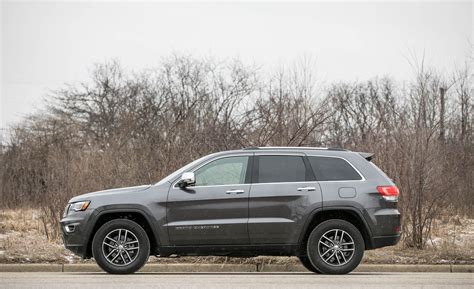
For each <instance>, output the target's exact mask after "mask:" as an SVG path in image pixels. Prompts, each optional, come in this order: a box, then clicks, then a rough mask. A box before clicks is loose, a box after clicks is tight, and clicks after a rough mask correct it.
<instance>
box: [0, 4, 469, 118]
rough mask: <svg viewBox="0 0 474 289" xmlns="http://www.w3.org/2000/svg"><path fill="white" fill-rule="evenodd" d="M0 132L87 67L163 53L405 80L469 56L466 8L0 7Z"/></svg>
mask: <svg viewBox="0 0 474 289" xmlns="http://www.w3.org/2000/svg"><path fill="white" fill-rule="evenodd" d="M0 1H2V0H0ZM0 9H1V42H0V43H1V45H0V47H1V59H0V61H1V74H2V75H1V97H0V107H1V109H0V114H1V121H2V122H1V123H0V127H5V126H6V125H7V124H8V123H12V122H15V121H18V120H20V119H21V117H22V116H24V115H25V114H28V113H31V112H32V111H34V109H35V108H37V107H41V105H42V96H44V95H45V94H46V93H47V92H48V91H49V90H51V89H57V88H60V87H61V86H62V85H63V84H64V83H75V82H78V81H84V80H87V79H88V72H89V71H90V69H91V67H92V64H93V63H97V62H103V61H106V60H110V59H117V60H119V61H121V62H122V64H124V66H125V67H127V68H132V69H141V68H146V67H151V66H154V65H156V64H157V63H158V62H159V60H160V58H161V57H164V56H168V55H170V54H171V53H173V52H182V53H191V54H193V55H195V56H209V55H212V56H214V57H217V58H235V57H240V58H241V59H242V60H243V61H244V62H246V63H249V64H253V63H256V64H259V65H260V64H261V65H267V66H271V67H273V66H278V65H280V64H282V63H288V62H291V61H293V60H295V59H296V58H297V57H301V56H308V55H309V56H310V57H311V58H313V59H314V60H315V61H316V66H317V67H316V69H317V71H318V74H319V76H320V77H321V78H322V79H323V80H325V81H335V80H350V81H352V80H365V79H368V78H371V77H374V76H377V75H378V76H384V75H390V76H393V77H395V78H396V79H399V80H404V79H407V78H408V77H409V76H410V75H412V73H413V71H412V68H411V67H410V65H409V63H408V61H407V57H408V58H412V57H413V55H414V54H416V55H417V56H418V57H419V58H421V56H422V55H423V51H425V55H426V57H425V59H426V62H427V63H428V64H429V65H431V66H433V67H434V68H436V69H437V70H439V71H450V70H452V69H453V68H454V66H455V65H462V64H463V63H464V61H465V60H466V59H467V57H468V56H470V55H471V54H470V53H472V48H471V47H472V40H473V26H472V25H473V23H472V15H473V5H472V2H471V1H466V2H433V3H431V2H425V1H423V2H401V3H380V2H376V3H374V2H370V3H368V2H360V3H359V2H354V1H350V2H327V3H325V2H322V3H321V2H318V3H268V2H266V3H258V4H254V3H220V4H210V3H156V2H153V3H131V2H111V1H109V2H105V3H93V2H79V3H74V2H67V3H64V2H62V3H54V2H40V1H34V2H8V1H3V2H2V5H1V8H0Z"/></svg>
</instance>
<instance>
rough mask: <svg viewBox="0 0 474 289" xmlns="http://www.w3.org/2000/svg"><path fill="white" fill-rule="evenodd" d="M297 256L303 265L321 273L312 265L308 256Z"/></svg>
mask: <svg viewBox="0 0 474 289" xmlns="http://www.w3.org/2000/svg"><path fill="white" fill-rule="evenodd" d="M298 258H299V259H300V261H301V264H303V266H304V267H305V268H306V269H308V270H309V271H311V272H314V273H321V272H319V271H318V270H317V269H316V267H314V266H313V264H311V260H309V258H308V256H306V255H301V256H298Z"/></svg>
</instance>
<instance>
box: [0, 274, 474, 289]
mask: <svg viewBox="0 0 474 289" xmlns="http://www.w3.org/2000/svg"><path fill="white" fill-rule="evenodd" d="M0 288H9V289H14V288H51V289H54V288H61V289H63V288H81V289H84V288H87V289H91V288H101V289H107V288H114V289H118V288H127V289H141V288H166V289H172V288H196V289H213V288H216V289H217V288H219V289H225V288H258V289H267V288H282V289H283V288H284V289H291V288H298V289H300V288H338V289H340V288H364V289H367V288H377V289H380V288H403V289H407V288H410V289H411V288H430V289H431V288H474V274H472V273H352V274H349V275H344V276H328V275H317V274H312V273H191V274H186V273H138V274H134V275H120V276H117V275H108V274H105V273H0Z"/></svg>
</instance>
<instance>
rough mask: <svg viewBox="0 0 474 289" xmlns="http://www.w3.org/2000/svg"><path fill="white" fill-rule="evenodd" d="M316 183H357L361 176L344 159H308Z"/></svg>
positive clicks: (314, 157)
mask: <svg viewBox="0 0 474 289" xmlns="http://www.w3.org/2000/svg"><path fill="white" fill-rule="evenodd" d="M308 159H309V162H310V164H311V167H312V168H313V171H314V174H315V175H316V179H317V180H318V181H359V180H362V176H361V175H360V174H359V173H358V172H357V171H356V170H355V169H354V168H353V167H352V166H351V165H350V164H349V163H348V162H347V161H346V160H344V159H341V158H335V157H316V156H309V157H308Z"/></svg>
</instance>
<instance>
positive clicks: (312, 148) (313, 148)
mask: <svg viewBox="0 0 474 289" xmlns="http://www.w3.org/2000/svg"><path fill="white" fill-rule="evenodd" d="M265 149H268V150H274V149H278V150H279V149H283V150H284V149H293V150H294V149H300V150H301V149H302V150H329V151H346V150H345V149H343V148H337V147H330V148H328V147H278V146H274V147H246V148H243V150H265Z"/></svg>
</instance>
